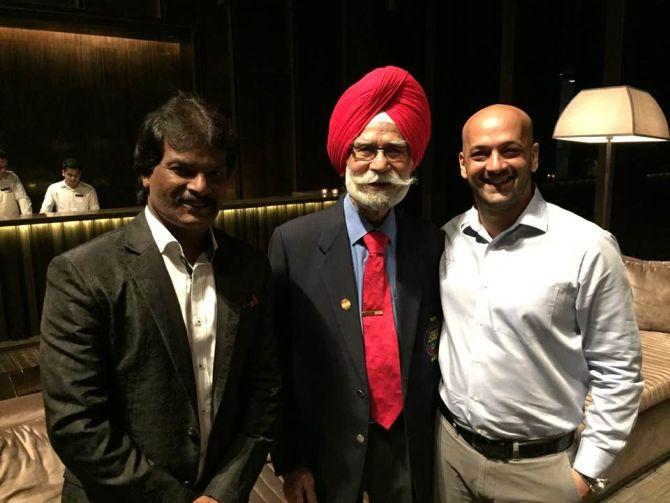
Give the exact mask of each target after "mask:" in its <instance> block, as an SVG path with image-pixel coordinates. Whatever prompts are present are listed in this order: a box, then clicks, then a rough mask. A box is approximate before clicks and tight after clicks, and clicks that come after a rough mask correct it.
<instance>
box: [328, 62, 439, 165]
mask: <svg viewBox="0 0 670 503" xmlns="http://www.w3.org/2000/svg"><path fill="white" fill-rule="evenodd" d="M380 112H386V113H387V114H388V115H389V117H391V119H393V122H395V124H396V126H398V129H399V130H400V132H401V133H402V135H403V137H404V138H405V140H407V142H408V143H409V151H410V157H411V158H412V161H413V163H414V167H415V168H416V167H417V166H418V165H419V163H420V162H421V159H423V154H424V152H425V151H426V146H427V145H428V140H429V139H430V108H429V106H428V99H427V98H426V93H425V92H424V91H423V88H422V87H421V84H419V83H418V82H417V81H416V80H415V79H414V77H412V76H411V75H410V74H409V72H408V71H407V70H403V69H402V68H398V67H397V66H385V67H383V68H376V69H375V70H372V71H371V72H370V73H368V74H367V75H365V76H364V77H363V78H362V79H361V80H359V81H358V82H356V83H355V84H354V85H352V86H351V87H350V88H349V89H347V90H346V91H345V92H344V94H343V95H342V96H341V97H340V99H339V100H338V101H337V104H336V105H335V109H334V110H333V114H332V115H331V117H330V125H329V127H328V157H330V162H332V163H333V166H334V167H335V170H336V171H337V172H338V173H339V174H342V173H344V170H345V168H346V165H347V158H348V157H349V153H350V151H349V149H350V147H351V143H352V142H353V141H354V140H355V139H356V138H357V137H358V136H359V135H360V134H361V133H362V132H363V130H364V129H365V127H366V126H367V125H368V123H369V122H370V121H371V120H372V118H373V117H374V116H375V115H377V114H378V113H380Z"/></svg>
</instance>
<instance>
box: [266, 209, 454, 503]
mask: <svg viewBox="0 0 670 503" xmlns="http://www.w3.org/2000/svg"><path fill="white" fill-rule="evenodd" d="M396 214H397V228H398V235H397V246H396V260H397V302H396V317H397V325H398V338H399V350H400V364H401V376H402V390H403V399H404V408H403V414H404V424H405V433H406V439H407V444H408V450H409V461H410V470H411V476H412V483H413V486H414V492H415V495H416V500H415V501H419V502H432V489H433V488H432V478H433V450H434V445H433V444H434V425H435V410H436V409H435V406H436V402H435V399H436V396H437V383H438V378H439V369H438V366H437V343H438V339H439V330H440V326H441V320H442V309H441V307H440V297H439V277H438V264H439V259H440V255H441V253H442V248H443V246H444V239H443V237H442V233H441V232H440V231H439V230H438V229H437V228H436V227H435V226H433V225H432V224H429V223H427V222H423V221H420V220H415V219H411V218H409V217H407V216H405V215H403V214H402V213H401V212H397V213H396ZM269 253H270V264H271V266H272V272H273V282H274V286H275V288H274V295H273V299H274V300H273V306H274V312H275V317H276V320H275V321H276V322H275V326H276V329H277V331H278V332H279V333H278V337H279V344H280V359H281V362H282V371H283V378H284V390H285V402H286V407H285V408H286V410H285V414H284V418H283V421H282V428H281V431H282V433H281V435H280V438H279V439H278V445H277V448H276V449H275V450H274V451H273V460H274V462H275V467H276V469H277V471H278V472H279V473H282V474H283V473H287V472H289V471H291V470H293V469H295V468H299V467H307V468H309V469H310V470H311V471H312V472H313V474H314V476H315V479H316V486H317V495H318V497H319V501H320V502H321V503H324V502H331V501H338V502H349V501H356V498H357V496H358V491H359V489H360V485H361V480H362V474H363V467H364V463H365V451H366V446H365V445H364V444H361V443H360V442H359V440H360V437H359V435H363V436H364V437H365V438H367V435H368V427H369V421H370V403H369V400H368V383H367V374H366V369H365V352H364V341H363V335H362V330H361V320H360V314H359V309H358V305H359V303H358V295H357V290H356V282H355V278H354V270H353V263H352V257H351V245H350V243H349V237H348V234H347V229H346V225H345V220H344V210H343V203H342V200H340V201H339V202H338V204H336V205H335V206H333V207H331V208H329V209H327V210H324V211H321V212H319V213H315V214H311V215H307V216H305V217H302V218H298V219H296V220H292V221H290V222H287V223H286V224H284V225H282V226H280V227H278V228H277V229H276V230H275V232H274V234H273V236H272V240H271V242H270V252H269ZM344 299H347V300H348V301H349V304H350V308H349V309H345V307H346V305H347V302H344V303H343V300H344ZM343 305H344V306H345V307H343ZM357 437H358V439H359V440H357Z"/></svg>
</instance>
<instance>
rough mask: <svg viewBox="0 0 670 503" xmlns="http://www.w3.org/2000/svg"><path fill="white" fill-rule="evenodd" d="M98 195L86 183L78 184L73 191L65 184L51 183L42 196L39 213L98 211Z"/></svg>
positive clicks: (62, 182)
mask: <svg viewBox="0 0 670 503" xmlns="http://www.w3.org/2000/svg"><path fill="white" fill-rule="evenodd" d="M99 209H100V205H99V204H98V194H97V193H96V191H95V189H94V188H93V187H91V186H90V185H89V184H88V183H84V182H79V184H78V185H77V186H76V187H75V188H74V189H73V188H71V187H70V186H68V185H67V184H66V183H65V180H63V181H61V182H56V183H52V184H51V185H49V187H48V188H47V191H46V194H44V202H43V203H42V208H41V209H40V213H50V212H54V211H55V212H56V213H63V212H67V211H92V210H99Z"/></svg>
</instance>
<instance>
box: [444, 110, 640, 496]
mask: <svg viewBox="0 0 670 503" xmlns="http://www.w3.org/2000/svg"><path fill="white" fill-rule="evenodd" d="M459 162H460V167H461V176H462V177H463V178H464V179H466V180H467V181H468V183H469V184H470V187H471V189H472V193H473V196H474V201H475V205H474V207H473V208H472V209H470V210H469V211H467V212H466V213H464V214H462V215H459V216H457V217H455V218H454V219H452V220H451V221H449V222H448V223H447V224H446V225H445V226H444V228H443V229H444V231H445V233H446V243H445V249H444V255H443V258H442V261H441V264H440V283H441V287H440V291H441V296H442V307H443V309H444V325H443V328H442V334H441V338H440V352H439V354H440V357H439V360H440V370H441V374H442V381H441V383H440V397H441V400H440V402H439V405H440V412H441V416H442V417H441V418H439V423H440V427H439V428H438V435H437V436H438V440H437V453H438V454H437V491H438V493H439V497H440V500H441V501H446V502H460V501H484V500H485V501H490V500H495V501H537V502H554V501H579V500H580V499H582V498H584V497H585V496H586V495H587V493H588V492H589V491H599V490H602V489H603V485H604V483H605V481H604V480H603V474H604V473H605V471H606V470H607V468H608V466H610V465H611V463H612V461H613V460H614V458H615V456H616V454H617V453H618V452H619V451H620V450H621V448H622V447H623V446H624V444H625V442H626V438H627V437H628V434H629V432H630V430H631V428H632V426H633V423H634V421H635V418H636V416H637V409H638V404H639V400H640V395H641V393H642V384H643V383H642V379H641V377H640V364H641V354H640V340H639V334H638V329H637V324H636V322H635V315H634V313H633V305H632V298H631V291H630V285H629V284H628V280H627V277H626V273H625V270H624V265H623V262H622V260H621V256H620V252H619V248H618V246H617V243H616V241H615V239H614V237H613V236H612V235H611V234H610V233H609V232H607V231H604V230H603V229H601V228H600V227H598V226H597V225H595V224H593V223H591V222H589V221H586V220H584V219H582V218H580V217H578V216H577V215H574V214H573V213H570V212H568V211H565V210H563V209H561V208H559V207H557V206H554V205H553V204H548V203H546V202H545V201H544V199H542V196H541V195H540V193H539V191H538V190H537V189H536V188H534V187H533V182H532V179H531V174H532V173H533V172H535V171H536V170H537V168H538V163H539V146H538V144H537V143H534V140H533V126H532V123H531V120H530V118H529V117H528V115H526V114H525V113H524V112H523V111H521V110H519V109H518V108H515V107H512V106H508V105H493V106H490V107H487V108H484V109H483V110H480V111H479V112H477V113H476V114H474V115H473V116H472V117H471V118H470V119H469V120H468V121H467V122H466V123H465V126H464V127H463V150H462V152H461V153H460V155H459ZM589 392H590V393H591V397H592V399H593V403H592V404H591V405H590V406H589V408H588V410H587V412H586V429H585V430H584V432H583V433H582V434H581V438H575V430H576V429H577V427H578V426H579V424H580V423H581V422H582V420H583V419H584V411H583V407H584V399H585V397H586V394H587V393H589ZM438 417H439V416H438Z"/></svg>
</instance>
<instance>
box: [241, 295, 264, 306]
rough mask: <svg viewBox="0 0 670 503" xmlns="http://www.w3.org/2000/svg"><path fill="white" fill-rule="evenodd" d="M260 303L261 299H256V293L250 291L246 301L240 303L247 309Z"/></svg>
mask: <svg viewBox="0 0 670 503" xmlns="http://www.w3.org/2000/svg"><path fill="white" fill-rule="evenodd" d="M260 303H261V301H260V300H258V297H256V294H255V293H252V294H251V295H250V296H249V298H248V299H247V301H246V302H245V303H244V304H242V307H243V308H244V309H249V308H252V307H256V306H257V305H258V304H260Z"/></svg>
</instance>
